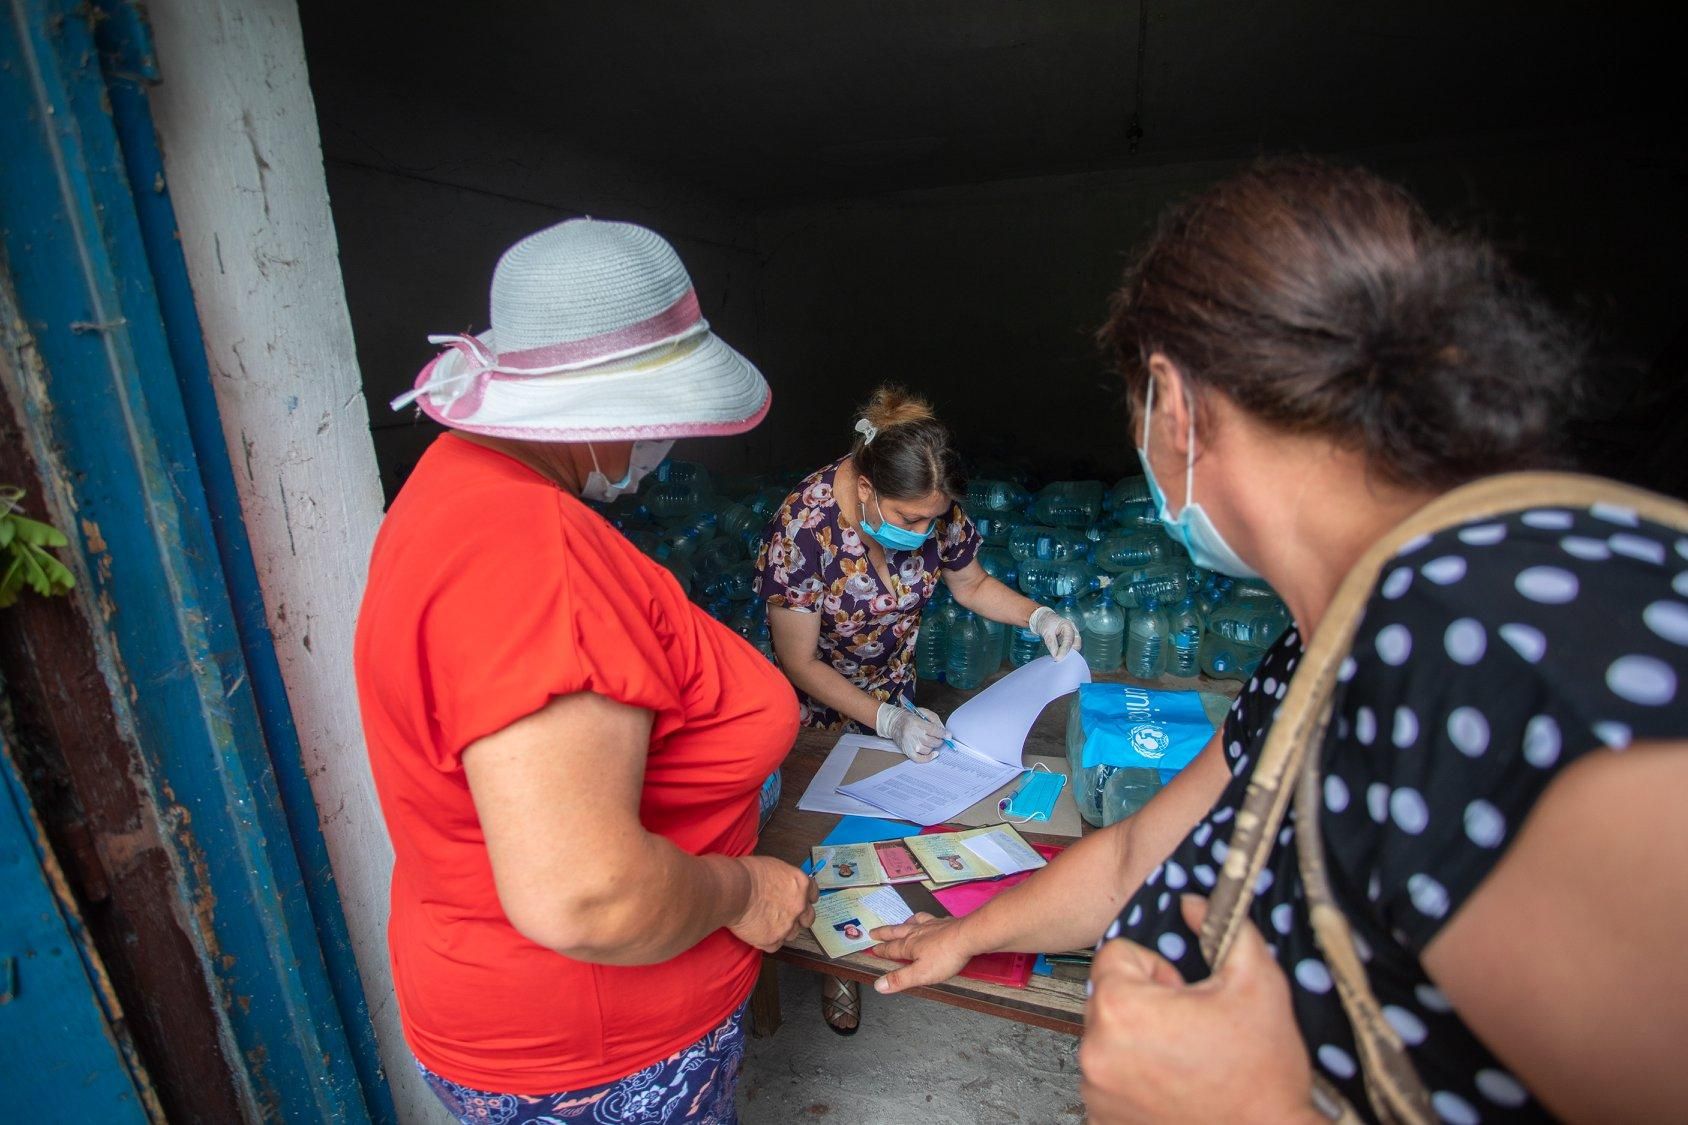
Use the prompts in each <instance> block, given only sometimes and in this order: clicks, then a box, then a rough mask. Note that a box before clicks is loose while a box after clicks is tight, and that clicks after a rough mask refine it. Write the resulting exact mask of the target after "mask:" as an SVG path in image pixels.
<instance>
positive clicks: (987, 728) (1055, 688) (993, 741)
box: [944, 652, 1090, 769]
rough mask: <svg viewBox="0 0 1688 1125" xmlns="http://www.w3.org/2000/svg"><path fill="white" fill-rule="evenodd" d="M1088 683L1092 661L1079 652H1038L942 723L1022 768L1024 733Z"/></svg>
mask: <svg viewBox="0 0 1688 1125" xmlns="http://www.w3.org/2000/svg"><path fill="white" fill-rule="evenodd" d="M1089 682H1090V665H1089V664H1086V663H1085V661H1084V655H1083V654H1082V653H1077V652H1074V653H1069V654H1068V655H1067V656H1066V657H1065V658H1064V659H1062V660H1056V659H1055V658H1054V657H1052V656H1040V657H1038V658H1037V659H1036V660H1033V661H1032V662H1031V663H1029V664H1026V665H1024V666H1022V667H1020V668H1016V669H1014V671H1012V672H1010V673H1008V675H1006V676H1004V677H1002V679H1000V680H998V681H997V682H996V683H994V684H992V685H991V686H990V687H988V688H986V689H985V690H984V691H981V692H980V693H979V694H978V695H975V696H974V697H973V698H972V699H969V700H968V701H967V702H966V703H963V704H962V705H961V706H960V707H957V708H956V709H955V710H954V711H953V712H951V713H950V717H949V719H948V721H946V722H945V724H944V725H945V726H947V727H949V732H950V734H952V735H953V736H955V739H956V740H957V741H958V742H965V743H966V744H967V745H968V746H970V747H972V748H973V749H974V750H976V751H978V752H979V753H980V754H983V755H984V756H985V757H987V758H992V759H994V760H996V761H998V762H1002V763H1003V764H1004V765H1009V766H1013V767H1014V768H1015V769H1020V768H1022V767H1021V765H1020V763H1021V760H1022V759H1023V757H1024V755H1025V750H1026V736H1027V735H1028V734H1030V733H1031V731H1032V724H1033V723H1035V722H1037V717H1038V716H1039V715H1041V714H1042V713H1043V709H1044V708H1045V707H1047V706H1049V704H1050V703H1051V702H1052V701H1054V700H1056V699H1059V698H1061V697H1062V696H1063V695H1069V694H1071V693H1072V692H1075V691H1077V690H1078V688H1079V685H1080V684H1087V683H1089Z"/></svg>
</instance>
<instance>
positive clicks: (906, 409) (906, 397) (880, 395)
mask: <svg viewBox="0 0 1688 1125" xmlns="http://www.w3.org/2000/svg"><path fill="white" fill-rule="evenodd" d="M936 417H937V414H936V413H935V412H934V411H933V410H932V404H931V403H929V402H927V401H926V400H925V399H923V398H921V397H920V396H919V395H916V394H913V393H912V392H910V391H907V390H904V389H903V388H902V387H899V386H895V385H893V384H891V383H886V384H885V385H883V386H881V387H880V388H879V389H878V390H876V391H874V392H873V397H872V398H870V399H868V400H867V405H866V406H864V407H862V418H863V419H865V420H866V421H867V423H868V425H870V426H872V427H873V428H874V429H875V430H888V429H890V428H891V427H892V426H906V425H908V424H909V423H910V422H930V421H932V420H933V419H934V418H936Z"/></svg>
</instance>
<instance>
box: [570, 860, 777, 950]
mask: <svg viewBox="0 0 1688 1125" xmlns="http://www.w3.org/2000/svg"><path fill="white" fill-rule="evenodd" d="M638 837H639V838H638V840H637V841H635V842H634V845H633V847H632V848H631V849H630V854H624V855H623V856H622V857H621V859H620V861H619V862H613V863H610V864H607V865H606V867H607V868H608V869H609V870H610V871H611V872H612V874H611V875H610V877H609V878H608V879H606V880H604V881H602V882H601V884H600V886H601V890H600V891H599V892H597V893H595V894H588V895H581V896H578V897H576V898H575V899H574V900H573V901H572V902H570V903H569V905H568V907H567V909H568V910H569V911H570V912H571V913H572V914H574V915H575V917H577V918H585V919H590V922H589V924H587V925H586V926H583V927H580V928H579V929H578V930H576V931H575V933H576V934H577V935H578V936H577V937H571V941H570V944H569V945H568V946H567V947H566V948H559V949H558V950H557V952H559V953H561V954H563V955H564V956H567V957H572V958H574V959H575V960H578V961H592V962H596V963H598V964H603V965H651V964H655V963H657V962H660V961H667V960H669V959H670V958H673V957H675V956H677V955H678V954H680V953H683V952H685V951H686V950H688V949H690V948H692V946H694V945H696V944H697V943H698V942H700V941H702V940H703V939H704V938H705V937H708V936H709V935H710V934H712V933H714V932H715V931H716V930H719V929H721V928H722V927H724V926H727V925H730V924H731V923H732V922H733V921H734V920H735V919H737V918H738V917H739V916H740V915H742V914H743V913H744V911H745V908H746V905H747V904H748V902H749V896H750V885H751V884H750V875H749V873H748V872H747V871H746V870H745V868H744V867H743V865H741V864H740V863H739V862H738V861H737V860H734V859H732V858H730V857H728V856H722V855H702V856H694V855H691V854H690V853H688V852H684V851H681V850H680V849H679V848H678V847H676V846H675V845H674V844H673V843H672V842H670V841H669V840H667V839H664V838H663V837H661V836H657V835H654V834H652V833H648V832H643V831H641V832H639V833H638Z"/></svg>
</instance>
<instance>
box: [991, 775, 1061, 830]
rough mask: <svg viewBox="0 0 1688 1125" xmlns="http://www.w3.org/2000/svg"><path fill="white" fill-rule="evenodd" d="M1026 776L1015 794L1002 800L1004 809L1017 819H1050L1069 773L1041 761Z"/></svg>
mask: <svg viewBox="0 0 1688 1125" xmlns="http://www.w3.org/2000/svg"><path fill="white" fill-rule="evenodd" d="M1024 777H1025V779H1024V780H1023V781H1021V782H1020V788H1018V789H1016V790H1015V791H1014V795H1013V796H1011V797H1009V798H1008V799H1007V800H1006V801H1004V802H1002V811H1003V812H1004V813H1006V814H1008V816H1010V817H1012V818H1013V819H1015V820H1022V821H1024V820H1039V821H1046V820H1048V819H1049V818H1050V817H1051V816H1054V815H1055V801H1056V799H1057V798H1058V797H1060V796H1061V790H1062V789H1063V788H1065V787H1066V784H1067V775H1066V774H1064V773H1056V772H1054V771H1053V770H1051V769H1050V768H1049V767H1048V766H1046V765H1044V764H1043V763H1042V762H1039V763H1037V765H1035V766H1033V767H1032V768H1031V769H1029V770H1027V771H1026V772H1025V775H1024Z"/></svg>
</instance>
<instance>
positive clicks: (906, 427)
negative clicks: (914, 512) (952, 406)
mask: <svg viewBox="0 0 1688 1125" xmlns="http://www.w3.org/2000/svg"><path fill="white" fill-rule="evenodd" d="M857 417H858V418H865V419H866V420H867V422H868V425H870V426H872V427H873V429H874V430H875V433H874V437H873V440H872V441H869V440H868V438H867V435H865V434H863V433H861V432H859V431H858V432H857V434H856V440H855V442H854V444H852V445H851V446H850V457H851V458H852V459H853V460H854V462H855V465H856V472H858V473H860V474H861V475H862V476H864V477H866V478H867V479H868V480H869V481H871V482H872V483H873V487H874V488H875V489H877V490H878V492H879V494H880V495H881V496H885V497H887V498H889V499H892V500H921V499H924V498H925V497H927V496H930V495H931V494H932V493H933V492H942V493H943V494H944V495H945V496H948V497H949V498H950V499H952V500H958V499H960V498H961V496H962V495H963V494H964V493H965V492H966V491H967V478H966V476H965V475H964V474H963V472H962V469H961V457H960V455H959V454H958V453H956V451H955V446H954V445H952V444H951V442H950V432H949V428H948V427H946V426H945V425H944V424H943V423H942V422H940V421H938V418H937V415H936V414H934V413H933V412H932V404H931V403H929V402H927V401H926V400H925V399H923V398H920V397H918V396H916V395H913V394H910V393H909V392H908V391H905V390H904V389H903V388H901V387H895V386H890V385H886V386H882V387H880V388H879V389H878V390H876V391H874V392H873V397H872V398H870V399H868V400H867V405H866V406H863V407H862V408H861V410H860V411H858V412H857Z"/></svg>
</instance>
